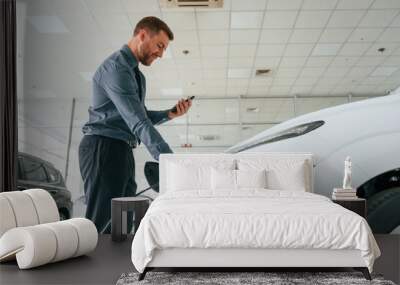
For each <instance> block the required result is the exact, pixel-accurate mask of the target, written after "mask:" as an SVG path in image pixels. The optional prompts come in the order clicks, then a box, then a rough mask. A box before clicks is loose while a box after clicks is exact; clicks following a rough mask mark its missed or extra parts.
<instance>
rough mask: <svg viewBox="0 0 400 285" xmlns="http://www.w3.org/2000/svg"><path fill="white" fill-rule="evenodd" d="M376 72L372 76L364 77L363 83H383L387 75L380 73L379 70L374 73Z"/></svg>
mask: <svg viewBox="0 0 400 285" xmlns="http://www.w3.org/2000/svg"><path fill="white" fill-rule="evenodd" d="M382 72H383V73H386V72H387V71H382ZM374 73H375V72H373V73H371V75H370V76H368V77H366V78H364V79H363V80H362V81H361V84H363V85H364V84H366V85H378V84H381V83H382V82H383V81H384V80H385V79H386V75H384V74H380V72H379V71H378V72H377V74H376V75H375V74H374Z"/></svg>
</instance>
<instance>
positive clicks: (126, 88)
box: [100, 69, 172, 160]
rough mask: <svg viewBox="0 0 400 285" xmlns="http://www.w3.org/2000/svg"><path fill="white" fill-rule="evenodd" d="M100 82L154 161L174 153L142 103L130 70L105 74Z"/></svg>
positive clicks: (119, 70)
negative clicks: (163, 154)
mask: <svg viewBox="0 0 400 285" xmlns="http://www.w3.org/2000/svg"><path fill="white" fill-rule="evenodd" d="M100 80H101V83H102V86H103V88H104V89H105V91H106V92H107V94H108V96H109V98H110V100H111V101H112V102H113V104H114V105H115V107H116V108H117V110H118V112H119V113H120V114H121V116H122V118H123V119H124V121H125V122H126V124H127V125H128V127H129V129H130V130H131V131H132V133H133V134H134V135H135V136H136V137H137V138H138V139H139V140H140V141H142V142H143V143H144V145H145V146H146V147H147V149H148V150H149V152H150V154H151V155H152V156H153V157H154V159H156V160H158V158H159V156H160V154H161V153H172V150H171V148H170V147H169V145H168V144H167V143H166V142H165V141H164V139H163V138H162V136H161V135H160V133H159V132H158V131H157V129H156V128H155V127H154V125H153V123H152V121H151V120H150V118H149V116H148V113H147V111H146V109H145V107H144V106H143V105H142V103H141V102H140V99H139V93H138V92H139V91H138V85H137V83H136V81H135V80H134V79H133V80H132V74H131V73H130V72H129V70H124V69H118V70H111V71H108V72H104V73H103V74H102V76H101V79H100Z"/></svg>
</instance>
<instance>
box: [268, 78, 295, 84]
mask: <svg viewBox="0 0 400 285" xmlns="http://www.w3.org/2000/svg"><path fill="white" fill-rule="evenodd" d="M295 81H296V77H277V78H275V79H274V81H273V86H278V85H279V86H292V85H293V83H294V82H295Z"/></svg>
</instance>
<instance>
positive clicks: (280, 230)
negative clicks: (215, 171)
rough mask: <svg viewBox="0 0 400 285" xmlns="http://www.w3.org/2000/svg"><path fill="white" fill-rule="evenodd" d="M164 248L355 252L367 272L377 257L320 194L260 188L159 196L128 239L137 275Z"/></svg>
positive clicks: (351, 222)
mask: <svg viewBox="0 0 400 285" xmlns="http://www.w3.org/2000/svg"><path fill="white" fill-rule="evenodd" d="M210 194H211V193H210ZM165 248H275V249H279V248H302V249H312V248H314V249H358V250H360V251H361V255H362V258H363V259H364V260H365V264H366V266H367V267H368V268H369V270H370V271H372V266H373V263H374V260H375V259H376V258H377V257H378V256H379V255H380V251H379V248H378V246H377V244H376V241H375V239H374V237H373V235H372V232H371V229H370V228H369V226H368V223H367V222H366V221H365V219H363V218H362V217H360V216H359V215H357V214H355V213H353V212H351V211H349V210H347V209H344V208H342V207H341V206H339V205H337V204H335V203H333V202H332V201H330V200H329V199H328V198H326V197H324V196H321V195H317V194H311V193H306V192H296V191H277V190H273V191H272V190H265V189H264V190H257V189H249V190H240V191H234V192H226V193H224V192H220V193H219V194H218V196H216V195H215V193H213V194H212V195H207V193H204V192H203V193H202V194H201V195H199V193H198V192H197V191H184V192H171V193H166V194H163V195H160V196H159V197H158V198H157V199H155V201H154V202H153V203H152V204H151V206H150V208H149V210H148V211H147V213H146V215H145V217H144V218H143V220H142V221H141V223H140V226H139V229H138V231H137V233H136V235H135V237H134V240H133V243H132V262H133V264H134V266H135V267H136V269H137V270H138V271H139V272H143V270H144V268H145V267H146V265H147V264H148V263H149V262H150V261H151V260H152V258H153V252H154V250H155V249H165Z"/></svg>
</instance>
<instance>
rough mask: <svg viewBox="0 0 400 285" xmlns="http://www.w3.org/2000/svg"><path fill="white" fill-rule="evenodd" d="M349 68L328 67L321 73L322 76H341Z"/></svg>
mask: <svg viewBox="0 0 400 285" xmlns="http://www.w3.org/2000/svg"><path fill="white" fill-rule="evenodd" d="M349 70H350V68H348V67H332V66H331V67H329V68H328V69H327V70H325V73H324V74H323V75H324V77H343V76H345V75H346V73H347V72H348V71H349Z"/></svg>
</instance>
